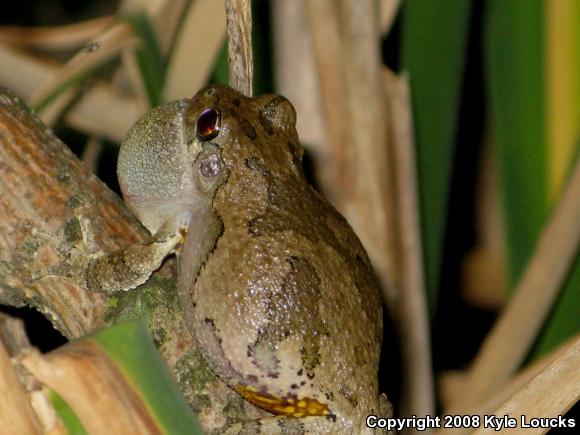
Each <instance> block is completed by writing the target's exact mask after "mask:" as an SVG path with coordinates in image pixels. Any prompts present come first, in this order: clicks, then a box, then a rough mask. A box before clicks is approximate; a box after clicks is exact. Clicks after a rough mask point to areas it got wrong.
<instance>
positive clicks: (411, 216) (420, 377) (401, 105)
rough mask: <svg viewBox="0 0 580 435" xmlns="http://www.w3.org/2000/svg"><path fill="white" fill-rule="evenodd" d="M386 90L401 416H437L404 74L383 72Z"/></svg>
mask: <svg viewBox="0 0 580 435" xmlns="http://www.w3.org/2000/svg"><path fill="white" fill-rule="evenodd" d="M385 78H386V85H387V86H386V91H387V97H388V98H387V101H388V103H389V115H390V120H391V126H392V133H393V135H392V137H393V140H392V144H393V161H394V165H393V168H394V171H393V173H394V176H395V178H396V182H395V185H396V187H397V195H396V197H397V200H398V203H397V210H398V212H399V219H398V222H399V230H400V238H399V240H400V243H401V246H400V256H401V273H400V285H401V287H400V296H399V313H400V314H399V328H400V335H401V348H402V353H403V355H402V359H403V380H402V393H401V405H400V410H399V415H400V416H402V417H411V416H412V415H416V416H418V417H424V416H427V415H435V397H434V391H433V372H432V368H431V341H430V337H429V315H428V310H427V302H426V298H425V282H424V281H423V251H422V249H421V226H420V218H419V200H418V188H417V170H416V168H415V149H414V141H413V122H412V109H411V95H410V94H411V93H410V90H409V80H408V76H407V75H406V74H405V75H403V76H401V77H397V76H395V75H394V74H393V73H391V72H390V71H388V70H386V74H385Z"/></svg>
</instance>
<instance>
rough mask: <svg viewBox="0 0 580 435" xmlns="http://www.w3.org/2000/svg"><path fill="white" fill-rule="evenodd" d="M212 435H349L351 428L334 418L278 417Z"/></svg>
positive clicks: (227, 426) (215, 431) (219, 429)
mask: <svg viewBox="0 0 580 435" xmlns="http://www.w3.org/2000/svg"><path fill="white" fill-rule="evenodd" d="M210 433H211V434H212V435H217V434H226V435H238V434H240V435H241V434H260V435H281V434H284V435H286V434H292V435H294V434H296V435H298V434H322V435H324V434H337V435H341V434H351V433H354V432H353V431H352V428H348V427H345V426H344V425H340V424H339V423H338V422H337V421H336V419H335V418H334V416H308V417H291V416H286V415H279V416H275V417H264V418H260V419H257V420H248V421H244V422H239V423H234V424H231V425H226V426H224V427H221V428H218V429H214V430H213V431H212V432H210Z"/></svg>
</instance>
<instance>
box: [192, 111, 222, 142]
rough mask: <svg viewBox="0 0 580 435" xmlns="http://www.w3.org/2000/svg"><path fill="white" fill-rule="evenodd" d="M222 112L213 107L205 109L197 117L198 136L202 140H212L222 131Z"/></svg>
mask: <svg viewBox="0 0 580 435" xmlns="http://www.w3.org/2000/svg"><path fill="white" fill-rule="evenodd" d="M220 118H221V116H220V112H219V110H217V109H214V108H213V107H210V108H208V109H205V110H204V111H203V112H201V115H199V118H197V126H196V128H197V131H196V134H197V138H198V139H199V140H202V141H208V140H212V139H213V138H214V137H216V136H217V135H218V133H219V132H220Z"/></svg>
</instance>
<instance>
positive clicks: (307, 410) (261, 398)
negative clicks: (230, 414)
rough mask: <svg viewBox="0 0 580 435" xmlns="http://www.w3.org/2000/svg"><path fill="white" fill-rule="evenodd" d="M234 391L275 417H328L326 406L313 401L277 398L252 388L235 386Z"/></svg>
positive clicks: (328, 412) (328, 411)
mask: <svg viewBox="0 0 580 435" xmlns="http://www.w3.org/2000/svg"><path fill="white" fill-rule="evenodd" d="M236 391H237V392H238V393H239V394H240V395H241V396H242V397H243V398H244V399H246V400H247V401H248V402H250V403H252V404H254V405H256V406H257V407H259V408H262V409H265V410H266V411H270V412H271V413H273V414H276V415H290V416H292V417H306V416H311V415H330V410H329V409H328V405H326V404H324V403H320V402H319V401H318V400H315V399H309V398H302V399H291V398H278V397H274V396H271V395H269V394H263V393H258V392H257V391H256V390H255V389H254V388H252V387H246V386H237V387H236Z"/></svg>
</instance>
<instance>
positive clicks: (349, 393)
mask: <svg viewBox="0 0 580 435" xmlns="http://www.w3.org/2000/svg"><path fill="white" fill-rule="evenodd" d="M295 124H296V113H295V111H294V108H293V107H292V105H291V104H290V102H289V101H288V100H286V99H285V98H284V97H281V96H277V95H264V96H260V97H257V98H248V97H245V96H243V95H241V94H240V93H238V92H236V91H234V90H233V89H230V88H228V87H227V86H223V85H211V86H208V87H206V88H204V89H202V90H201V91H200V92H199V93H198V94H197V95H196V96H195V97H193V98H192V99H191V100H180V101H173V102H170V103H166V104H164V105H162V106H160V107H157V108H155V109H154V110H152V111H151V112H149V113H147V114H146V115H144V116H143V117H142V118H141V119H140V120H139V121H138V122H137V123H136V124H135V125H134V126H133V128H132V129H131V130H130V131H129V133H128V135H127V137H126V139H125V140H124V142H123V144H122V146H121V150H120V154H119V161H118V176H119V182H120V186H121V190H122V192H123V197H124V199H125V201H126V202H127V204H128V205H129V207H130V208H131V209H132V210H133V211H134V212H135V214H136V215H137V217H138V218H139V220H140V221H141V222H142V223H143V225H144V226H145V227H146V228H147V229H148V230H149V231H150V232H151V234H153V236H152V239H151V241H150V242H148V243H146V244H143V245H135V246H131V247H129V248H126V249H124V250H121V251H118V252H116V253H113V254H110V255H108V256H105V257H102V258H99V259H97V260H95V261H93V264H92V266H91V268H90V269H89V272H88V274H87V279H88V282H89V286H90V287H91V288H92V289H94V290H99V291H116V290H126V289H129V288H134V287H136V286H138V285H140V284H142V283H143V282H145V281H146V279H147V278H148V276H149V275H150V274H151V272H153V271H154V270H155V269H156V268H158V267H159V266H160V265H161V263H162V261H163V258H164V257H165V256H167V255H168V254H170V253H172V252H174V251H179V252H178V253H179V257H180V260H179V282H178V291H179V298H180V304H181V307H182V309H183V311H184V313H185V319H186V321H187V325H188V328H189V330H190V332H191V333H192V334H193V336H194V338H195V339H196V340H197V343H198V344H199V346H200V348H201V349H202V351H203V353H204V355H205V357H206V358H207V359H208V361H209V362H210V363H211V365H212V366H213V368H214V370H215V372H216V373H217V374H218V375H219V376H220V377H221V378H222V379H223V380H224V381H225V382H227V383H228V385H230V386H231V387H232V388H233V389H235V390H236V391H237V392H238V393H239V394H241V395H242V396H243V397H244V398H245V399H246V400H248V401H249V402H251V403H253V404H255V405H257V406H258V407H260V408H263V409H265V410H267V411H270V412H272V413H273V414H275V416H273V417H270V418H263V419H260V420H256V421H252V422H247V423H242V424H238V425H234V426H232V427H229V428H223V430H221V431H220V433H237V432H239V431H241V430H247V431H250V432H252V431H254V430H256V431H258V430H259V431H261V433H345V434H346V433H367V432H368V433H371V432H375V431H374V430H371V429H368V428H367V427H366V425H365V418H366V416H367V415H370V414H375V415H379V416H383V417H387V416H388V414H389V411H390V408H389V404H388V402H387V400H386V399H385V398H384V396H380V395H379V391H378V380H377V370H378V362H379V353H380V347H381V339H382V310H381V299H380V295H379V291H378V284H377V281H376V280H375V277H374V274H373V271H372V268H371V265H370V261H369V258H368V256H367V254H366V252H365V250H364V248H363V246H362V245H361V243H360V241H359V239H358V238H357V236H356V235H355V233H354V232H353V230H352V229H351V227H350V226H349V225H348V223H347V222H346V220H345V219H344V218H343V217H342V216H341V215H340V214H339V213H338V212H337V211H336V210H335V209H334V208H333V207H332V206H331V205H330V204H329V203H328V202H327V201H326V200H325V199H324V198H323V197H322V196H321V195H320V194H319V193H318V192H317V191H316V190H314V188H312V187H311V185H310V184H309V183H308V182H307V180H306V179H305V177H304V174H303V171H302V155H303V150H302V147H301V145H300V143H299V141H298V135H297V132H296V128H295Z"/></svg>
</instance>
